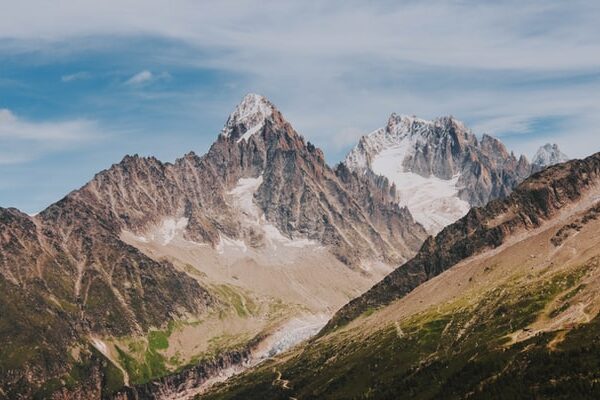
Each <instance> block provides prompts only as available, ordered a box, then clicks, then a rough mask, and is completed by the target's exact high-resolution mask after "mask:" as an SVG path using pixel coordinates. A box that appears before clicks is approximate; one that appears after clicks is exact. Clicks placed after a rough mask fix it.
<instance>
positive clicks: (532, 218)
mask: <svg viewBox="0 0 600 400" xmlns="http://www.w3.org/2000/svg"><path fill="white" fill-rule="evenodd" d="M599 185H600V153H597V154H595V155H593V156H590V157H588V158H586V159H585V160H574V161H570V162H567V163H565V164H560V165H556V166H553V167H550V168H547V169H545V170H543V171H541V172H539V173H536V174H534V175H532V176H531V177H530V178H529V179H527V180H526V181H525V182H523V183H522V184H521V185H519V187H518V188H517V189H516V190H515V191H514V192H513V193H512V194H511V195H510V196H509V197H507V198H506V199H500V200H495V201H492V202H490V203H489V204H488V205H486V206H485V207H483V208H474V209H472V210H471V211H469V213H468V214H467V215H466V216H465V217H463V218H462V219H460V220H459V221H457V222H456V223H454V224H452V225H450V226H448V227H446V228H445V229H444V230H443V231H442V232H440V233H439V234H438V235H437V236H436V237H435V238H434V237H430V238H428V239H427V240H426V241H425V243H424V244H423V247H421V250H420V251H419V253H418V254H417V255H416V256H415V258H413V259H412V260H410V261H409V262H407V263H406V264H404V265H402V266H400V267H399V268H397V269H396V270H395V271H394V272H392V273H391V274H389V275H388V276H386V277H385V278H384V279H383V280H382V281H381V282H379V283H378V284H376V285H375V286H373V288H371V289H370V290H369V291H368V292H366V293H365V294H364V295H362V296H360V297H358V298H356V299H354V300H353V301H351V302H350V303H348V304H347V305H346V306H345V307H343V308H342V309H341V310H340V311H339V312H338V313H337V314H336V315H335V316H334V318H332V319H331V321H330V322H329V323H328V324H327V326H326V327H325V328H324V332H327V331H329V330H331V329H333V328H335V327H336V326H340V325H344V324H346V323H347V322H349V321H350V320H352V319H354V318H356V317H357V316H359V315H360V314H361V313H363V312H364V311H366V310H367V309H369V308H376V307H380V306H383V305H387V304H389V303H391V302H392V301H394V300H395V299H398V298H400V297H403V296H405V295H406V294H407V293H409V292H410V291H412V290H413V289H414V288H416V287H417V286H419V285H420V284H422V283H423V282H425V281H427V280H429V279H431V278H432V277H434V276H437V275H439V274H440V273H442V272H444V271H445V270H447V269H448V268H450V267H451V266H453V265H455V264H457V263H458V262H459V261H461V260H464V259H466V258H468V257H471V256H474V255H477V254H479V253H482V252H484V251H485V250H489V249H494V248H497V247H498V246H500V245H501V244H502V243H504V242H505V241H506V240H507V238H509V237H511V236H512V235H515V234H516V233H517V232H520V231H523V230H528V229H533V228H536V227H538V226H540V225H541V224H542V223H543V222H544V221H546V220H550V219H551V218H552V217H553V216H555V215H556V214H557V213H558V212H560V210H561V209H563V208H565V207H568V206H570V205H572V204H573V203H576V202H577V201H579V200H580V199H582V198H583V197H584V196H586V195H587V194H588V193H589V192H590V191H592V190H597V188H598V186H599ZM595 201H597V197H596V199H595Z"/></svg>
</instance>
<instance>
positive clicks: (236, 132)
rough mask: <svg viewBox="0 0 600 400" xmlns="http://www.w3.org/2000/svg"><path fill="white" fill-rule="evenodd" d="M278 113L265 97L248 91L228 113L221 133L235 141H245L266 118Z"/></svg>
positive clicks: (258, 129) (257, 129)
mask: <svg viewBox="0 0 600 400" xmlns="http://www.w3.org/2000/svg"><path fill="white" fill-rule="evenodd" d="M278 113H279V112H278V110H277V109H276V108H275V106H274V105H273V103H271V102H270V101H269V100H268V99H267V98H266V97H264V96H261V95H259V94H255V93H249V94H247V95H246V96H244V98H243V99H242V101H241V102H240V103H239V104H238V105H237V106H236V108H235V110H234V111H233V112H232V113H231V115H229V118H228V119H227V122H226V123H225V127H224V128H223V130H222V131H221V135H223V136H225V137H230V136H231V137H233V138H234V139H236V141H237V143H240V142H241V141H247V140H248V139H250V137H251V136H252V135H254V134H255V133H257V132H259V131H260V129H261V128H262V127H263V126H264V124H265V121H266V120H268V119H270V118H272V116H273V115H274V114H278Z"/></svg>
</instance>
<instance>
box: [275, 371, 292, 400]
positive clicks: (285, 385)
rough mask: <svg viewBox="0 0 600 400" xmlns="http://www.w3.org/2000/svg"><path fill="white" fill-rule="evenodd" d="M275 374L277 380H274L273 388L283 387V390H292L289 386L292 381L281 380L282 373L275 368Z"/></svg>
mask: <svg viewBox="0 0 600 400" xmlns="http://www.w3.org/2000/svg"><path fill="white" fill-rule="evenodd" d="M273 372H274V373H276V374H277V378H275V380H273V386H281V387H282V388H284V389H287V390H291V389H292V388H291V387H290V386H289V385H290V381H288V380H287V379H281V371H279V370H278V369H277V368H273ZM290 398H293V397H290Z"/></svg>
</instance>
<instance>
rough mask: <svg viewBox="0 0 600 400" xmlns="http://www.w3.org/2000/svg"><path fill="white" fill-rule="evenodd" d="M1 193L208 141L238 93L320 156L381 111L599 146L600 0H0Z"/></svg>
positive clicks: (30, 201) (525, 149)
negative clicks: (254, 98) (264, 103)
mask: <svg viewBox="0 0 600 400" xmlns="http://www.w3.org/2000/svg"><path fill="white" fill-rule="evenodd" d="M0 6H1V10H2V12H0V207H17V208H19V209H21V210H23V211H25V212H28V213H35V212H38V211H40V210H42V209H43V208H45V207H46V206H48V205H49V204H51V203H52V202H55V201H57V200H59V199H60V198H62V197H63V196H64V195H66V194H67V193H68V192H69V191H71V190H74V189H77V188H78V187H80V186H82V185H83V184H85V183H86V182H87V181H88V180H90V179H91V178H92V177H93V176H94V174H95V173H97V172H99V171H100V170H102V169H105V168H108V167H110V165H111V164H113V163H116V162H119V161H120V160H121V159H122V158H123V156H124V155H125V154H140V155H154V156H156V157H158V158H159V159H161V160H163V161H171V162H172V161H174V160H175V159H176V158H177V157H181V156H182V155H184V154H185V153H187V152H189V151H191V150H193V151H195V152H196V153H198V154H202V153H204V152H206V150H207V149H208V147H209V146H210V144H211V143H212V142H213V141H214V140H215V138H216V136H217V135H218V133H219V131H220V130H221V128H222V126H223V124H224V123H225V121H226V119H227V116H228V115H229V114H230V113H231V112H232V111H233V109H234V108H235V105H236V104H237V103H239V101H240V100H241V99H242V97H243V96H244V95H245V94H246V93H249V92H253V93H259V94H262V95H265V96H266V97H267V98H269V99H270V100H271V101H272V102H273V103H274V104H275V105H276V106H277V107H278V108H279V109H280V110H281V111H282V113H283V114H284V116H285V117H286V119H288V120H289V121H290V122H291V123H292V125H293V126H294V127H295V128H296V130H297V131H298V132H299V133H301V134H302V135H303V136H305V137H306V138H307V139H308V140H310V141H311V142H313V143H315V144H316V145H318V146H319V147H321V148H322V149H323V150H324V152H325V154H326V157H327V160H328V162H329V163H330V164H334V163H336V162H338V161H340V160H342V159H343V157H344V155H345V154H346V153H347V151H348V150H349V149H350V148H351V147H352V146H353V145H354V144H355V143H356V142H357V140H358V139H359V138H360V136H361V135H363V134H366V133H369V132H371V131H373V130H375V129H377V128H379V127H381V126H383V125H385V123H386V121H387V119H388V117H389V115H390V114H391V113H392V112H396V113H399V114H407V115H416V116H418V117H421V118H427V119H431V118H435V117H439V116H444V115H453V116H454V117H456V118H457V119H459V120H462V121H463V122H464V123H465V124H466V125H467V126H468V127H469V128H471V129H472V130H473V132H474V133H476V134H478V135H481V134H483V133H488V134H491V135H493V136H496V137H499V138H500V139H501V140H502V141H504V142H505V144H506V145H507V146H508V147H509V149H511V150H513V151H514V152H515V153H517V154H526V155H527V156H529V157H530V158H531V156H532V155H533V153H535V150H536V149H537V148H538V147H539V146H540V145H543V144H544V143H546V142H553V143H554V142H555V143H558V144H559V146H560V147H561V149H562V150H563V151H564V152H565V153H567V154H568V155H569V156H571V157H584V156H587V155H589V154H592V153H594V152H597V151H600V90H599V89H600V24H599V23H598V21H599V20H600V2H594V1H578V0H574V1H568V2H563V1H556V2H553V1H526V0H520V1H497V2H481V1H466V0H465V1H428V2H420V1H368V2H365V1H353V0H345V1H327V2H325V1H311V0H299V1H282V0H279V1H227V0H224V1H219V2H215V1H199V0H170V1H169V2H168V5H167V2H165V1H157V0H119V1H117V0H103V1H88V0H61V1H56V2H49V1H43V0H37V1H31V0H20V1H18V2H16V1H9V0H0Z"/></svg>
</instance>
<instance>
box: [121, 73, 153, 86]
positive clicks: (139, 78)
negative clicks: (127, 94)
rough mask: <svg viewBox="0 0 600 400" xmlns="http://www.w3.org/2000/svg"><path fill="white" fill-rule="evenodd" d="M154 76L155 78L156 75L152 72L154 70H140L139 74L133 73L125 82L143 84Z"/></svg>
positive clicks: (127, 83)
mask: <svg viewBox="0 0 600 400" xmlns="http://www.w3.org/2000/svg"><path fill="white" fill-rule="evenodd" d="M153 78H154V75H153V74H152V72H150V71H148V70H144V71H141V72H138V73H137V74H135V75H133V76H132V77H131V78H129V79H128V80H127V81H126V82H125V84H126V85H133V86H137V85H143V84H145V83H148V82H150V81H151V80H152V79H153Z"/></svg>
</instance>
